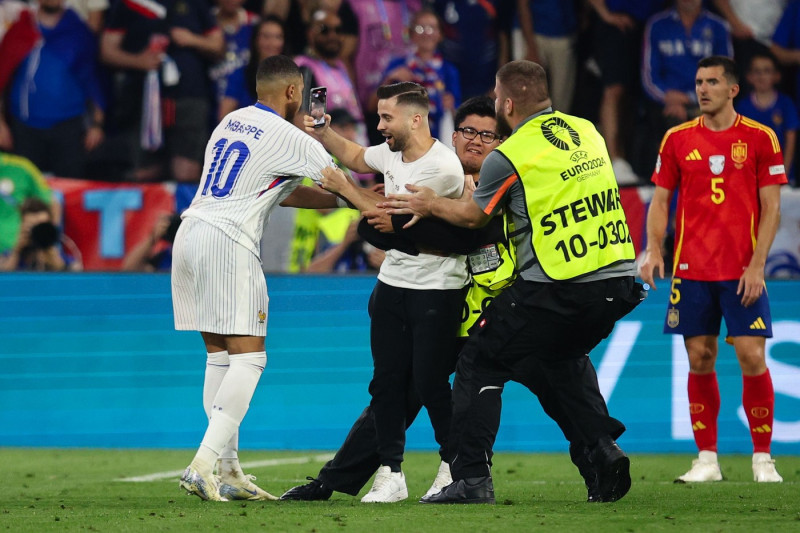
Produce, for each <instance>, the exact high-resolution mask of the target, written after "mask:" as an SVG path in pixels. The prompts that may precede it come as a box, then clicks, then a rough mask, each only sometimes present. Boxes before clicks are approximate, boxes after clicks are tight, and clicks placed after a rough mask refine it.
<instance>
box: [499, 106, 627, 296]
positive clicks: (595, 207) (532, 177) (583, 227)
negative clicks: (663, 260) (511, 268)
mask: <svg viewBox="0 0 800 533" xmlns="http://www.w3.org/2000/svg"><path fill="white" fill-rule="evenodd" d="M496 150H498V151H499V152H501V153H503V154H504V155H505V156H506V157H507V158H508V160H509V161H510V162H511V164H512V165H513V166H514V169H515V170H516V172H517V176H518V177H519V180H520V182H521V183H522V186H523V188H524V190H525V203H526V205H527V209H528V216H529V218H530V221H531V225H532V228H531V231H532V244H533V249H534V252H535V253H536V257H537V259H538V262H539V265H540V266H541V268H542V271H543V272H544V273H545V275H547V277H549V278H551V279H554V280H557V281H563V280H569V279H573V278H576V277H578V276H582V275H584V274H589V273H592V272H595V271H597V270H599V269H601V268H603V267H606V266H609V265H612V264H614V263H618V262H621V261H627V260H631V261H632V260H633V259H634V257H635V252H634V249H633V243H632V241H631V236H630V232H629V231H628V224H627V222H626V221H625V212H624V211H623V210H622V205H621V203H620V198H619V188H618V186H617V180H616V178H615V177H614V172H613V170H612V169H611V160H610V159H609V157H608V151H607V150H606V145H605V141H604V140H603V138H602V137H601V136H600V134H599V133H597V130H596V129H595V127H594V125H593V124H592V123H591V122H589V121H588V120H584V119H581V118H578V117H574V116H571V115H565V114H563V113H559V112H558V111H556V112H554V113H546V114H542V115H539V116H538V117H536V118H533V119H531V120H530V121H528V122H527V123H525V124H524V125H523V126H522V127H521V128H520V129H518V130H517V131H516V132H514V134H513V135H511V137H509V138H508V140H506V141H505V142H504V143H503V144H501V145H500V146H498V147H497V148H496Z"/></svg>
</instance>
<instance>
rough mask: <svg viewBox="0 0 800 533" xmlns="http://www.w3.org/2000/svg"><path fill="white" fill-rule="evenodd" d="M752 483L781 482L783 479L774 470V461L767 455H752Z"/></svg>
mask: <svg viewBox="0 0 800 533" xmlns="http://www.w3.org/2000/svg"><path fill="white" fill-rule="evenodd" d="M753 481H758V482H759V483H781V482H783V478H782V477H781V475H780V474H779V473H778V471H777V470H775V460H774V459H772V457H770V455H769V454H768V453H754V454H753Z"/></svg>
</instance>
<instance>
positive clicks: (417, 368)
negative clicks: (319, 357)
mask: <svg viewBox="0 0 800 533" xmlns="http://www.w3.org/2000/svg"><path fill="white" fill-rule="evenodd" d="M465 290H466V289H450V290H419V289H405V288H399V287H393V286H391V285H387V284H385V283H383V282H381V281H378V283H377V284H376V285H375V289H374V290H373V292H372V296H371V298H370V303H369V312H370V318H371V322H370V344H371V347H372V360H373V365H374V369H373V374H372V381H371V382H370V384H369V393H370V395H371V396H372V400H371V401H370V407H371V408H372V411H373V413H374V417H375V430H376V435H377V439H378V455H379V457H380V461H381V464H382V465H386V466H390V467H391V468H392V470H393V471H397V470H399V469H400V464H401V463H402V462H403V451H404V449H405V440H406V436H405V435H406V433H405V430H406V427H407V426H408V424H407V423H406V418H407V415H406V405H407V404H408V402H409V394H412V393H415V394H416V395H417V397H418V398H419V401H420V402H421V403H422V405H424V406H425V408H426V409H427V411H428V416H429V417H430V419H431V425H432V426H433V432H434V437H435V438H436V442H437V443H438V444H439V447H440V451H439V453H440V455H441V456H442V457H443V458H444V457H445V456H446V454H447V452H446V451H445V448H446V445H447V437H448V434H449V431H450V418H451V414H452V404H451V389H450V380H449V377H450V373H451V372H452V368H453V364H454V360H455V355H454V354H455V342H456V332H457V331H458V325H459V320H460V316H461V314H460V313H461V308H462V305H463V302H464V295H465Z"/></svg>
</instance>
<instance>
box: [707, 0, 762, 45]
mask: <svg viewBox="0 0 800 533" xmlns="http://www.w3.org/2000/svg"><path fill="white" fill-rule="evenodd" d="M713 2H714V6H715V7H716V8H717V11H719V12H720V14H721V15H722V16H723V17H724V18H725V20H727V21H728V24H730V25H731V34H732V35H733V37H735V38H737V39H752V38H753V30H752V29H750V26H748V25H747V24H745V23H744V22H742V19H740V18H739V17H738V16H737V15H736V12H735V11H734V10H733V8H732V7H731V1H730V0H713Z"/></svg>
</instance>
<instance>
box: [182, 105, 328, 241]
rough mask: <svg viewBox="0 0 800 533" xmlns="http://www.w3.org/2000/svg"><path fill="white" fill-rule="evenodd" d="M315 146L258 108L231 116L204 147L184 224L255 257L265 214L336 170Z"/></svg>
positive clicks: (314, 141)
mask: <svg viewBox="0 0 800 533" xmlns="http://www.w3.org/2000/svg"><path fill="white" fill-rule="evenodd" d="M335 166H336V165H335V164H334V162H333V158H331V156H330V155H329V154H328V152H326V151H325V148H323V147H322V144H320V143H319V142H318V141H317V140H315V139H313V138H312V137H311V136H309V135H308V134H306V133H305V132H303V131H301V130H300V129H298V128H297V127H296V126H294V125H293V124H291V123H289V122H287V121H286V120H284V119H283V117H281V116H279V115H277V114H276V113H274V112H273V111H272V110H271V109H269V108H268V107H266V106H263V105H261V104H256V105H252V106H249V107H245V108H242V109H237V110H236V111H234V112H232V113H230V114H229V115H227V116H226V117H225V118H223V119H222V122H220V123H219V125H218V126H217V127H216V128H215V129H214V132H213V133H212V134H211V138H210V139H209V141H208V145H207V146H206V155H205V163H204V164H203V174H202V175H201V180H200V185H199V186H198V188H197V193H196V194H195V196H194V199H193V200H192V203H191V205H190V206H189V208H188V209H187V210H186V211H184V212H183V215H182V217H183V218H190V217H191V218H198V219H200V220H204V221H206V222H208V223H209V224H211V225H213V226H216V227H218V228H219V229H221V230H222V231H224V232H225V233H226V234H228V236H230V238H231V239H233V240H234V241H236V242H238V243H239V244H241V245H242V246H245V247H247V248H248V249H249V250H250V251H252V252H253V253H254V254H256V255H258V256H260V255H261V254H260V249H261V245H260V243H261V235H262V232H263V229H264V222H265V219H266V217H267V216H269V213H270V211H272V209H274V208H275V206H277V205H278V204H279V203H280V202H282V201H283V200H284V199H285V198H286V197H287V196H289V195H290V194H291V193H292V191H294V190H295V188H297V186H298V185H300V183H301V182H302V179H303V177H306V176H307V177H309V178H311V179H312V180H314V181H315V182H316V183H320V182H321V180H322V169H323V168H325V167H335Z"/></svg>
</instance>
